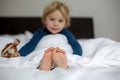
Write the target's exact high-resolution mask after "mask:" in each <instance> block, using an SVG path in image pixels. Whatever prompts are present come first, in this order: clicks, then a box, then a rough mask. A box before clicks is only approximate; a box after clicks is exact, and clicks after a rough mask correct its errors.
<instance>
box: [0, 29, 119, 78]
mask: <svg viewBox="0 0 120 80" xmlns="http://www.w3.org/2000/svg"><path fill="white" fill-rule="evenodd" d="M16 37H18V38H19V39H20V40H21V44H20V45H19V46H18V49H20V48H21V47H22V46H23V45H24V44H25V43H26V42H28V41H29V39H30V38H31V37H32V34H31V33H30V32H28V31H27V32H26V33H25V34H19V35H15V36H11V35H3V36H0V44H1V46H0V50H2V48H3V47H4V45H5V44H6V43H8V42H11V41H13V39H14V38H16ZM3 41H4V43H3ZM78 41H79V43H80V44H81V46H82V49H83V56H82V57H81V56H78V55H72V52H73V51H72V49H71V46H70V45H69V44H68V42H67V39H66V37H65V36H63V35H60V34H58V35H48V36H45V37H44V38H43V39H42V40H41V41H40V42H39V44H38V45H37V47H36V49H35V50H34V51H33V52H32V53H31V54H29V55H28V56H26V57H17V58H10V59H7V58H2V57H0V80H101V79H102V80H119V78H120V77H119V75H120V67H119V66H120V43H119V42H116V41H113V40H111V39H107V38H95V39H87V40H81V39H78ZM51 46H54V47H60V48H62V49H64V50H65V51H66V53H67V60H68V65H69V66H70V68H69V69H68V70H63V69H61V68H55V69H54V70H52V71H48V72H46V71H40V70H37V69H36V67H37V66H38V65H39V62H40V60H41V59H42V57H43V54H44V51H45V50H46V49H47V48H49V47H51ZM16 73H17V74H16ZM26 74H27V75H26ZM6 75H7V76H8V78H7V77H6ZM13 75H16V76H13ZM58 77H60V78H58ZM98 77H99V78H98Z"/></svg>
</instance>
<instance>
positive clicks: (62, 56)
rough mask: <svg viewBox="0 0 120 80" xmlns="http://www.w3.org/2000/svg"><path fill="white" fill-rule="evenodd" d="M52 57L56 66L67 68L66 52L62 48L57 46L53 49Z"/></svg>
mask: <svg viewBox="0 0 120 80" xmlns="http://www.w3.org/2000/svg"><path fill="white" fill-rule="evenodd" d="M55 50H56V51H55ZM52 59H53V62H54V64H55V66H56V67H61V68H63V69H67V68H68V65H67V58H66V53H65V52H64V51H63V50H61V49H59V48H56V49H54V50H53V54H52Z"/></svg>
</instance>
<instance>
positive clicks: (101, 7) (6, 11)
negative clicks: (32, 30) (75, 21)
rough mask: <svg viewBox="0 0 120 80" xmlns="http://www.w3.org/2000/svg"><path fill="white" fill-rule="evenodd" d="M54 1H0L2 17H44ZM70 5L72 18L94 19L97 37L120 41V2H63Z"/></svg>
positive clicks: (101, 0)
mask: <svg viewBox="0 0 120 80" xmlns="http://www.w3.org/2000/svg"><path fill="white" fill-rule="evenodd" d="M50 1H52V0H0V17H1V16H3V17H7V16H9V17H10V16H11V17H13V16H14V17H15V16H19V17H20V16H27V17H29V16H33V17H35V16H36V17H38V16H42V11H43V8H44V6H45V5H46V4H47V3H48V2H50ZM61 1H64V2H66V3H67V4H68V6H69V7H70V10H71V16H74V17H93V19H94V31H95V37H106V38H110V39H113V40H116V41H120V36H119V35H120V31H119V30H120V0H61Z"/></svg>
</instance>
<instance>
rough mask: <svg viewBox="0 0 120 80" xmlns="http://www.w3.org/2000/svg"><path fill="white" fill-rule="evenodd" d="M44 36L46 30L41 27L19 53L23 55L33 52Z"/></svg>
mask: <svg viewBox="0 0 120 80" xmlns="http://www.w3.org/2000/svg"><path fill="white" fill-rule="evenodd" d="M43 36H44V30H43V29H39V30H37V31H36V32H35V33H34V35H33V37H32V38H31V40H30V41H29V42H28V43H26V44H25V45H24V46H23V47H22V48H21V49H20V50H19V53H20V55H21V56H26V55H28V54H29V53H31V52H32V51H33V50H34V49H35V47H36V46H37V44H38V42H39V40H40V39H41V38H42V37H43Z"/></svg>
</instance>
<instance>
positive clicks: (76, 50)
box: [19, 28, 82, 56]
mask: <svg viewBox="0 0 120 80" xmlns="http://www.w3.org/2000/svg"><path fill="white" fill-rule="evenodd" d="M48 34H51V33H50V32H49V31H48V30H47V29H46V28H42V29H39V30H37V31H36V32H35V33H34V35H33V37H32V38H31V40H30V41H29V42H28V43H26V44H25V45H24V46H23V47H22V48H21V49H20V50H19V53H20V55H21V56H26V55H28V54H29V53H31V52H32V51H33V50H34V49H35V48H36V46H37V44H38V42H39V41H40V40H41V38H42V37H44V36H45V35H48ZM59 34H63V35H65V36H66V37H67V39H68V43H69V44H70V45H71V47H72V49H73V54H77V55H80V56H82V48H81V45H80V44H79V43H78V42H77V40H76V39H75V37H74V35H73V34H72V33H71V32H70V31H69V30H67V29H63V30H62V31H61V32H59Z"/></svg>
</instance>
